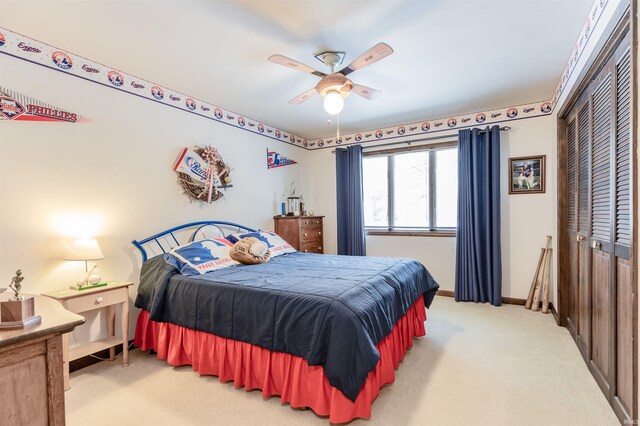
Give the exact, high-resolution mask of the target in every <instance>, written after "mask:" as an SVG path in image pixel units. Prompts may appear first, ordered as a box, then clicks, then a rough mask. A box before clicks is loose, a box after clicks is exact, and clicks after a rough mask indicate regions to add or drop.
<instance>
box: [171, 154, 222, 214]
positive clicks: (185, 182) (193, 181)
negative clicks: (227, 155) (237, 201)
mask: <svg viewBox="0 0 640 426" xmlns="http://www.w3.org/2000/svg"><path fill="white" fill-rule="evenodd" d="M173 170H174V171H176V172H177V173H178V183H179V184H180V186H181V187H182V190H183V192H184V193H185V195H186V196H187V197H189V198H191V199H192V200H196V201H203V202H205V203H207V204H209V203H211V202H213V201H216V200H219V199H220V198H222V196H223V194H222V192H220V191H219V189H220V188H223V189H224V188H230V187H231V168H230V167H229V166H228V165H227V164H226V163H225V162H224V161H223V160H222V157H221V156H220V153H219V152H218V150H217V149H215V148H214V147H212V146H211V145H204V146H196V147H195V148H194V149H190V148H184V149H183V150H182V151H181V152H180V155H179V156H178V161H176V163H175V165H174V166H173Z"/></svg>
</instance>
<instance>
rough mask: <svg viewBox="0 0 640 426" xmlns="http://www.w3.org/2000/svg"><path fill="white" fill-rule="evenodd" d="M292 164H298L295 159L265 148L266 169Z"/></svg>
mask: <svg viewBox="0 0 640 426" xmlns="http://www.w3.org/2000/svg"><path fill="white" fill-rule="evenodd" d="M292 164H298V163H297V161H293V160H290V159H289V158H287V157H283V156H282V155H280V154H278V153H277V152H275V151H269V148H267V169H274V168H276V167H282V166H290V165H292Z"/></svg>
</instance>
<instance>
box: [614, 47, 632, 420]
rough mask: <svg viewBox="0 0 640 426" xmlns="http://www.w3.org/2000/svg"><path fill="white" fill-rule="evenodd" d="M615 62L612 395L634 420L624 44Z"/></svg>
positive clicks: (627, 85)
mask: <svg viewBox="0 0 640 426" xmlns="http://www.w3.org/2000/svg"><path fill="white" fill-rule="evenodd" d="M614 59H615V68H614V76H615V86H614V87H615V90H614V111H615V120H614V144H615V157H614V158H615V180H614V182H615V191H614V192H615V193H614V197H613V199H614V202H615V209H614V210H613V212H614V215H615V216H614V217H615V224H614V227H613V235H614V236H615V245H614V264H613V265H614V267H613V269H614V271H613V272H614V274H613V282H614V289H613V290H614V291H613V298H614V300H613V304H614V305H615V314H614V316H613V320H612V321H613V327H612V329H613V330H614V332H615V335H614V339H612V340H613V342H612V344H613V350H614V351H615V354H616V357H615V359H614V360H613V364H614V368H615V370H616V377H615V379H616V383H615V384H616V386H615V388H614V389H613V392H612V394H613V395H612V396H613V401H614V409H616V410H620V411H621V412H622V413H623V417H626V418H629V419H631V418H633V410H632V408H633V406H634V401H635V396H634V395H633V377H634V371H633V353H634V350H633V341H634V332H633V326H634V322H633V303H634V294H633V293H634V289H633V281H632V280H633V273H632V260H633V258H632V256H631V255H632V244H631V242H632V240H633V238H632V235H633V233H632V230H633V228H632V226H633V225H632V221H631V218H632V217H633V216H632V198H631V188H632V184H631V181H632V176H633V174H632V173H631V169H632V164H633V162H632V155H633V153H632V150H631V117H632V115H631V114H632V111H631V51H630V48H628V47H625V46H624V43H623V47H622V49H618V52H616V55H615V57H614Z"/></svg>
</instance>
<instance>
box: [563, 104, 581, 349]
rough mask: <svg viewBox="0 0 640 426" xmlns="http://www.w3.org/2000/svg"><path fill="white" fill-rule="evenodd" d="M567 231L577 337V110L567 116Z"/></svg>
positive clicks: (571, 324) (572, 327)
mask: <svg viewBox="0 0 640 426" xmlns="http://www.w3.org/2000/svg"><path fill="white" fill-rule="evenodd" d="M567 123H568V124H567V138H566V140H567V233H568V241H569V244H568V247H569V264H570V265H571V267H570V269H569V271H568V274H567V276H568V279H569V294H570V296H569V304H568V305H569V312H568V315H567V320H568V321H567V322H568V324H567V328H568V329H569V332H570V333H571V334H572V335H573V337H574V339H576V338H577V333H578V312H579V309H578V308H579V306H578V305H579V300H580V297H579V294H580V293H579V286H578V242H577V236H578V176H577V175H578V162H577V161H576V160H577V158H578V143H577V142H578V141H577V137H578V123H577V117H576V114H575V112H573V113H572V114H570V115H569V117H568V118H567Z"/></svg>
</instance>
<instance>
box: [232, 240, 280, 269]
mask: <svg viewBox="0 0 640 426" xmlns="http://www.w3.org/2000/svg"><path fill="white" fill-rule="evenodd" d="M229 254H230V255H231V258H232V259H233V260H235V261H236V262H240V263H244V264H245V265H256V264H259V263H264V262H268V261H269V260H270V259H271V251H270V250H269V248H268V246H267V244H266V243H265V242H264V241H260V240H259V239H257V238H255V237H247V238H243V239H241V240H239V241H238V242H237V243H235V244H234V245H233V247H231V249H230V250H229Z"/></svg>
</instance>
